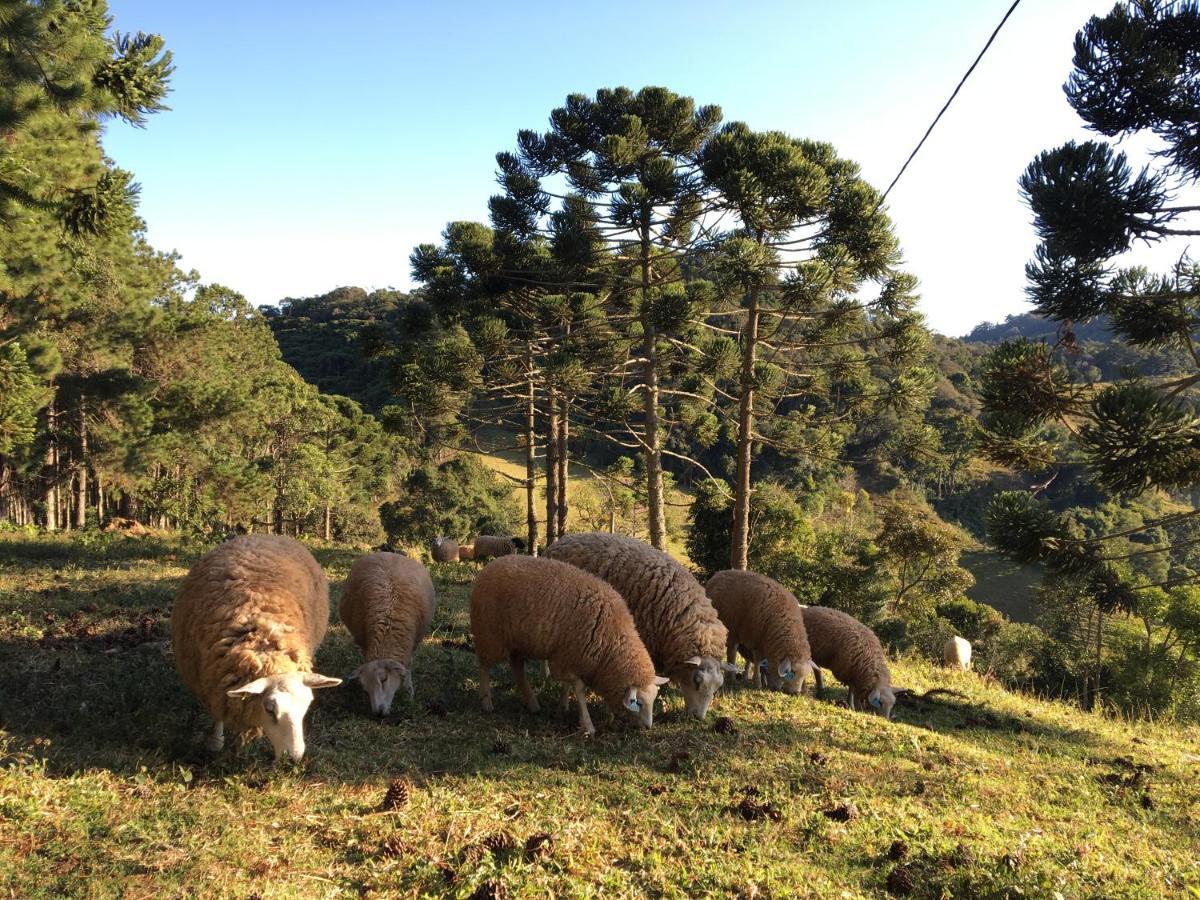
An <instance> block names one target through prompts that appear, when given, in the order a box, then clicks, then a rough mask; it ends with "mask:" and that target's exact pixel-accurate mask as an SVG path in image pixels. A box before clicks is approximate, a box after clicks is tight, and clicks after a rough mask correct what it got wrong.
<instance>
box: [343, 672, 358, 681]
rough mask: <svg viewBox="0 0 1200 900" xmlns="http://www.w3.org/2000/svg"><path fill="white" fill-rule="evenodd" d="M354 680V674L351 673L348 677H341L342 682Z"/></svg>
mask: <svg viewBox="0 0 1200 900" xmlns="http://www.w3.org/2000/svg"><path fill="white" fill-rule="evenodd" d="M354 680H355V679H354V673H353V672H351V673H350V674H349V675H343V676H342V681H354Z"/></svg>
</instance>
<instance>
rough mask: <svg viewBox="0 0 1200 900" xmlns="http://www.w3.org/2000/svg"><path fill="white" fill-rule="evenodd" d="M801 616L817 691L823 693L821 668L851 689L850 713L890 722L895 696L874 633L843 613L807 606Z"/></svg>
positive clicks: (880, 648)
mask: <svg viewBox="0 0 1200 900" xmlns="http://www.w3.org/2000/svg"><path fill="white" fill-rule="evenodd" d="M801 613H802V614H803V616H804V629H805V631H806V632H808V644H809V647H810V648H811V649H812V661H813V663H814V668H813V675H814V676H815V677H816V681H817V687H818V689H821V690H824V683H823V681H822V678H821V669H820V668H817V666H820V667H824V668H826V669H829V671H831V672H832V673H833V674H834V675H835V676H837V679H838V681H840V682H842V683H843V684H845V685H847V686H848V687H849V689H850V708H851V709H855V708H858V709H863V710H866V709H868V708H869V709H872V710H874V711H875V712H877V713H878V714H879V715H881V716H884V717H885V718H888V719H890V718H891V717H892V707H893V706H895V705H896V694H895V691H894V690H893V689H892V673H891V672H890V671H889V670H888V667H887V660H886V657H885V655H884V652H883V645H882V644H880V643H879V638H878V637H876V636H875V632H873V631H872V630H871V629H870V628H868V627H867V626H866V625H864V624H863V623H862V622H860V621H858V619H856V618H854V617H853V616H851V615H847V614H846V613H844V612H842V611H841V610H837V609H829V608H828V607H824V606H806V607H804V608H802V609H801Z"/></svg>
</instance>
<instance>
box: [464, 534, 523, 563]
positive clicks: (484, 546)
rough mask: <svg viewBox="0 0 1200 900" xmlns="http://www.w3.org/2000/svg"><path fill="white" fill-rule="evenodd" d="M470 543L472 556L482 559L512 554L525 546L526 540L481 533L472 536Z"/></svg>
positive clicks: (472, 557)
mask: <svg viewBox="0 0 1200 900" xmlns="http://www.w3.org/2000/svg"><path fill="white" fill-rule="evenodd" d="M518 542H519V543H518ZM470 543H471V552H472V556H471V557H470V558H471V559H477V560H480V561H483V560H485V559H493V558H496V557H500V556H510V555H512V554H513V553H517V552H518V551H519V550H520V549H522V548H524V546H525V542H524V541H522V540H521V539H520V538H518V537H499V536H498V535H493V534H481V535H479V536H478V537H475V538H472V539H471V542H470Z"/></svg>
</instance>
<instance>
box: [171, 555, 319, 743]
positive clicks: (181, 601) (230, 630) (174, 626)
mask: <svg viewBox="0 0 1200 900" xmlns="http://www.w3.org/2000/svg"><path fill="white" fill-rule="evenodd" d="M328 626H329V586H328V583H327V582H326V580H325V573H324V572H323V571H322V570H321V567H320V566H319V565H317V561H316V560H315V559H313V557H312V554H311V553H309V552H308V550H307V549H305V548H304V546H302V545H301V544H300V543H299V542H298V541H295V540H293V539H292V538H289V537H282V536H278V535H269V534H250V535H242V536H239V537H235V538H232V539H231V540H227V541H225V542H224V543H222V544H220V545H218V546H217V547H216V548H214V549H213V550H210V551H209V552H208V553H206V554H205V555H204V556H203V557H201V559H200V561H199V562H197V563H196V564H195V565H194V566H193V567H192V569H191V571H190V572H188V574H187V577H185V578H184V580H183V584H182V585H181V586H180V588H179V593H178V595H177V596H176V598H175V606H174V609H173V610H172V612H171V643H172V646H173V648H174V652H175V665H176V668H178V670H179V674H180V677H181V678H182V679H183V681H184V683H185V684H186V685H187V686H188V687H189V688H191V690H192V691H193V692H194V693H195V694H196V696H197V697H199V699H200V701H201V702H202V703H203V704H204V705H205V706H206V707H207V708H208V711H209V712H210V713H211V714H212V716H213V718H214V719H215V720H216V721H218V722H225V723H226V724H227V725H230V726H231V727H233V728H248V727H250V726H249V723H248V721H246V720H244V718H243V711H244V710H245V709H246V704H244V703H242V702H240V701H236V700H231V699H230V698H229V697H228V696H227V695H226V691H230V690H233V689H234V688H237V687H240V686H242V685H243V684H246V683H248V682H251V681H254V680H255V679H258V678H262V677H264V676H267V675H283V674H287V673H289V672H311V671H312V669H313V662H312V657H313V653H314V652H315V651H316V648H317V647H318V646H320V643H321V641H322V640H323V639H324V637H325V631H326V629H327V628H328Z"/></svg>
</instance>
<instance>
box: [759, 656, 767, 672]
mask: <svg viewBox="0 0 1200 900" xmlns="http://www.w3.org/2000/svg"><path fill="white" fill-rule="evenodd" d="M758 667H759V668H760V669H762V670H763V671H764V672H765V671H767V661H766V660H765V659H764V660H761V661H760V662H759V664H758Z"/></svg>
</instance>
